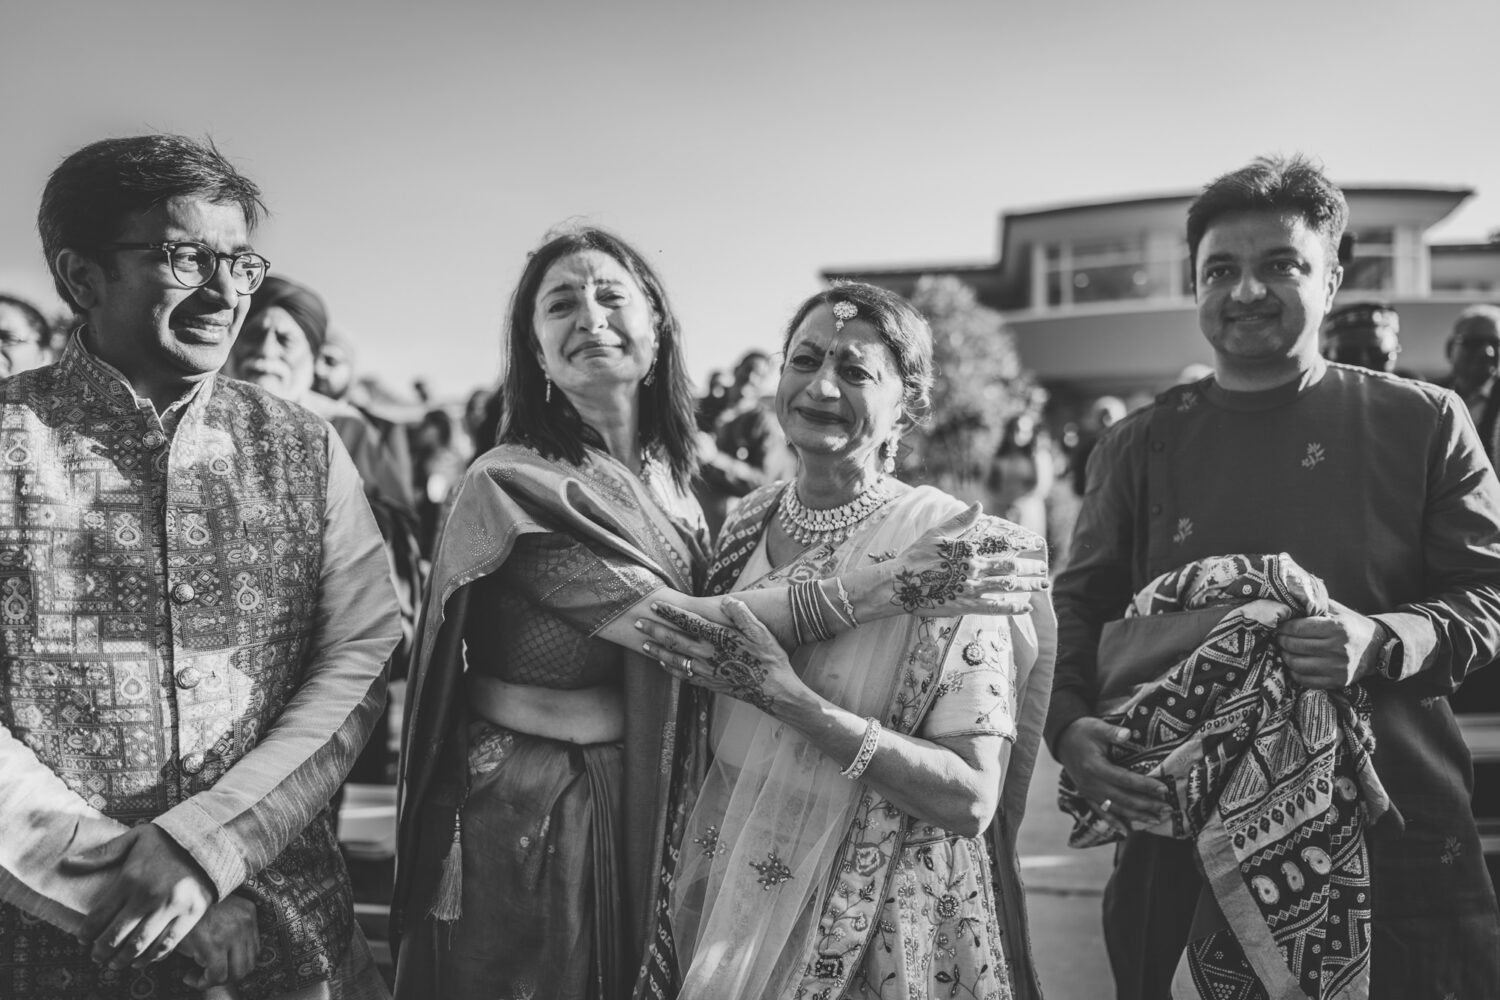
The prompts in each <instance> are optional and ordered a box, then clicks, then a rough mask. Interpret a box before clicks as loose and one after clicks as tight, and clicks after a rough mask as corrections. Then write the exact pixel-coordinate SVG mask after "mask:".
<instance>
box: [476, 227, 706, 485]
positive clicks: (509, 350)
mask: <svg viewBox="0 0 1500 1000" xmlns="http://www.w3.org/2000/svg"><path fill="white" fill-rule="evenodd" d="M585 250H597V251H598V252H599V253H602V254H605V255H606V256H609V257H613V258H614V259H615V261H616V262H617V263H618V264H619V265H620V266H621V267H623V268H624V269H625V270H626V271H627V272H629V274H630V276H631V277H632V278H634V279H635V283H636V284H637V285H639V286H640V288H641V291H642V292H644V293H645V295H646V301H648V302H649V303H650V304H651V312H652V315H653V316H655V317H656V336H657V346H656V369H655V375H654V377H653V378H652V380H651V383H650V384H642V386H641V426H640V435H641V445H642V446H643V447H645V448H646V449H648V450H650V451H655V452H657V453H658V455H659V457H660V459H661V461H662V462H664V463H665V464H666V465H667V467H668V468H670V469H671V470H672V475H673V478H674V479H676V480H677V483H678V485H679V486H682V487H684V488H686V486H687V485H688V483H689V481H690V480H691V479H692V477H693V474H694V473H695V472H696V471H697V467H698V460H697V433H696V432H697V425H696V424H695V423H694V421H693V410H694V407H695V406H696V405H697V404H696V400H695V399H694V398H693V387H692V385H691V384H690V383H689V382H688V377H687V365H686V363H685V361H684V357H683V350H682V330H681V328H680V327H679V326H678V324H677V317H676V315H675V314H674V313H673V312H672V303H671V302H670V301H669V300H668V299H667V290H666V288H665V287H663V285H662V282H661V278H660V277H658V276H657V274H656V271H655V270H654V269H653V268H652V267H651V265H650V264H648V263H647V262H646V258H645V257H643V256H641V254H640V253H639V251H637V250H636V249H635V248H634V247H632V246H631V245H630V244H629V243H626V242H625V241H624V240H622V239H620V237H618V236H616V235H615V234H614V233H611V232H609V231H608V230H605V229H599V228H598V227H595V226H581V227H578V228H573V229H568V230H565V231H563V232H561V233H559V234H556V235H551V236H550V238H549V239H548V240H547V242H546V243H544V244H542V246H541V247H539V248H538V249H537V250H536V251H534V252H533V253H532V254H531V256H530V258H528V259H527V261H526V268H525V270H523V271H522V272H521V281H520V283H519V284H517V285H516V290H515V294H513V295H512V296H511V299H510V315H509V318H508V319H507V321H506V345H505V356H506V365H505V385H504V387H503V388H502V390H501V395H502V396H503V398H504V400H505V411H504V416H503V417H502V418H501V423H500V433H499V439H500V441H501V442H502V443H504V442H512V441H513V442H517V443H520V444H524V445H527V446H529V447H532V448H535V449H536V450H537V451H539V452H541V453H542V454H543V455H545V456H547V457H548V458H563V459H566V460H567V461H569V462H572V463H574V464H577V463H579V462H582V461H583V456H584V450H583V446H584V445H585V444H590V445H593V446H594V447H597V448H603V447H604V441H603V439H602V438H600V437H599V435H598V434H597V433H596V432H595V431H594V430H593V428H591V427H589V426H588V425H587V424H585V423H584V422H583V418H582V417H580V416H579V415H578V411H577V410H575V409H574V408H573V404H571V403H569V402H568V397H567V396H566V395H564V394H563V393H561V392H558V393H555V394H554V395H553V397H552V400H551V401H550V402H549V401H548V400H547V398H546V396H547V393H546V376H545V375H544V373H543V372H542V365H541V362H540V361H538V360H537V354H536V352H537V349H538V341H537V335H536V328H535V326H534V324H533V315H532V314H533V311H534V310H535V308H536V299H537V294H538V293H539V292H540V291H541V287H542V279H543V278H545V277H546V276H547V269H548V268H550V267H551V266H552V265H553V264H554V263H556V262H557V261H559V260H561V259H562V258H564V257H567V256H570V255H572V254H575V253H582V252H583V251H585Z"/></svg>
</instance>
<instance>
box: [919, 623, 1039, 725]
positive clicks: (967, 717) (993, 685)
mask: <svg viewBox="0 0 1500 1000" xmlns="http://www.w3.org/2000/svg"><path fill="white" fill-rule="evenodd" d="M1021 621H1022V622H1024V623H1025V625H1024V626H1022V627H1029V624H1030V619H1021ZM957 628H958V634H957V635H956V636H955V637H954V641H953V643H952V645H950V646H949V647H948V656H947V662H946V663H945V664H944V665H943V674H942V680H941V681H939V683H938V693H937V696H936V697H935V698H934V699H933V702H932V706H931V707H930V708H929V709H928V711H927V717H926V718H925V719H923V720H922V724H921V726H920V728H919V730H918V732H919V734H920V735H921V736H922V738H923V739H929V740H940V739H943V738H945V737H952V736H1003V737H1005V738H1006V739H1008V740H1013V739H1015V738H1016V663H1015V655H1014V654H1015V643H1014V642H1013V641H1012V635H1011V623H1010V619H1007V618H990V617H980V616H969V617H966V618H960V619H959V620H958V624H957Z"/></svg>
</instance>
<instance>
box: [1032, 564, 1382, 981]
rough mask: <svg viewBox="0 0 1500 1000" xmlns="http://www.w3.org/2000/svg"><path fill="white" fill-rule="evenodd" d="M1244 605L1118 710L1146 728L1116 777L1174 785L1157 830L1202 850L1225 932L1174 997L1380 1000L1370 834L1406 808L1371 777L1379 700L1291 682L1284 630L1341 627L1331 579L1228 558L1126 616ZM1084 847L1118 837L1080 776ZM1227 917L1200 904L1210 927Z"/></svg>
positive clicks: (1192, 946) (1191, 957) (1076, 833)
mask: <svg viewBox="0 0 1500 1000" xmlns="http://www.w3.org/2000/svg"><path fill="white" fill-rule="evenodd" d="M1218 605H1224V606H1228V605H1237V606H1236V607H1234V608H1233V610H1229V611H1228V612H1227V613H1226V614H1225V616H1224V617H1223V619H1221V620H1220V621H1219V623H1218V624H1217V625H1215V626H1214V627H1213V628H1212V629H1211V631H1210V632H1209V633H1208V636H1207V638H1206V639H1205V640H1204V641H1203V642H1202V644H1201V645H1199V646H1198V647H1197V648H1196V649H1194V650H1193V651H1192V652H1191V653H1189V654H1188V655H1187V657H1186V658H1184V659H1181V660H1180V661H1178V662H1173V663H1167V664H1163V667H1164V672H1163V673H1161V674H1160V676H1159V677H1157V678H1156V679H1155V680H1152V681H1150V682H1148V683H1145V684H1142V685H1140V686H1139V687H1138V688H1137V689H1135V690H1134V691H1133V692H1131V693H1130V694H1129V695H1128V696H1127V697H1126V698H1124V699H1123V700H1119V701H1115V702H1113V703H1106V704H1101V706H1100V711H1101V714H1102V715H1103V717H1104V719H1105V721H1106V722H1109V723H1111V724H1114V725H1118V726H1122V727H1124V728H1127V729H1129V730H1130V746H1129V747H1117V748H1115V749H1114V750H1113V751H1112V754H1113V756H1114V758H1115V762H1116V763H1117V764H1119V765H1121V766H1123V767H1127V768H1129V769H1131V770H1133V771H1136V772H1138V773H1140V774H1146V775H1150V776H1152V777H1156V778H1160V779H1161V780H1162V781H1163V782H1164V783H1165V784H1166V785H1167V787H1168V788H1169V789H1171V791H1172V793H1173V807H1172V810H1171V813H1170V816H1169V818H1168V819H1167V820H1166V821H1165V822H1163V823H1161V824H1159V825H1158V826H1156V827H1152V828H1150V829H1149V830H1148V831H1147V832H1150V833H1155V834H1159V835H1162V836H1169V837H1175V838H1179V839H1192V840H1193V841H1195V843H1196V844H1197V855H1198V860H1199V865H1200V867H1201V869H1202V872H1203V875H1204V878H1205V881H1206V883H1207V891H1209V892H1211V893H1212V894H1213V899H1214V901H1215V902H1216V903H1217V904H1218V906H1217V909H1218V911H1219V913H1221V914H1222V916H1223V923H1222V924H1221V925H1219V926H1195V927H1194V928H1193V933H1192V939H1191V940H1190V941H1189V942H1188V946H1187V949H1186V950H1185V952H1184V954H1183V956H1182V961H1181V962H1180V963H1179V965H1178V967H1177V972H1176V974H1175V977H1174V980H1173V984H1172V996H1173V997H1174V998H1179V1000H1185V998H1197V997H1202V998H1212V1000H1225V998H1235V1000H1238V998H1247V1000H1248V998H1259V997H1270V998H1277V1000H1282V998H1290V1000H1295V998H1302V997H1310V998H1316V1000H1336V998H1337V1000H1355V998H1362V997H1366V996H1368V994H1369V980H1370V875H1369V871H1370V869H1369V857H1368V851H1367V849H1366V845H1365V829H1366V827H1367V826H1368V825H1370V824H1372V823H1374V822H1375V821H1376V820H1377V819H1379V818H1380V816H1381V815H1382V814H1384V812H1385V811H1386V810H1387V809H1388V808H1389V807H1390V801H1389V799H1388V798H1387V797H1386V794H1385V791H1384V789H1383V788H1382V787H1381V785H1380V782H1379V779H1378V778H1377V777H1376V775H1375V771H1374V768H1373V766H1372V764H1371V761H1370V754H1371V752H1372V751H1373V749H1374V737H1373V735H1372V732H1371V729H1370V711H1369V704H1368V697H1367V695H1366V693H1365V691H1364V689H1363V688H1362V687H1360V686H1359V685H1355V686H1353V687H1350V688H1345V689H1343V690H1339V691H1315V690H1309V689H1306V688H1302V687H1299V686H1297V685H1296V684H1295V683H1293V682H1292V680H1291V679H1290V676H1289V674H1288V673H1287V671H1286V668H1285V666H1284V665H1283V664H1282V661H1281V657H1280V654H1279V652H1278V651H1277V648H1276V644H1275V641H1274V639H1275V631H1276V626H1277V625H1278V624H1279V623H1280V622H1282V621H1284V620H1286V619H1288V618H1293V617H1303V616H1308V615H1319V614H1325V613H1327V610H1328V592H1327V589H1326V588H1325V587H1324V585H1323V583H1322V581H1321V580H1319V579H1318V578H1317V577H1315V576H1313V575H1311V574H1310V573H1308V572H1307V571H1306V570H1304V569H1302V568H1301V567H1300V566H1298V565H1297V564H1296V563H1295V562H1294V561H1293V560H1292V559H1291V557H1290V556H1288V555H1286V554H1285V553H1283V554H1281V555H1232V556H1216V557H1213V558H1210V559H1203V560H1199V561H1197V562H1193V563H1189V564H1188V565H1186V566H1183V567H1181V568H1180V569H1177V570H1174V571H1173V572H1171V573H1167V574H1165V575H1164V576H1161V577H1159V578H1157V579H1156V580H1154V581H1153V582H1152V583H1150V584H1149V585H1147V586H1146V587H1145V588H1144V589H1143V590H1142V591H1141V592H1140V593H1139V594H1137V595H1136V597H1135V600H1134V601H1133V602H1132V604H1131V606H1130V608H1129V609H1128V610H1127V612H1126V617H1133V616H1140V615H1155V614H1170V613H1175V612H1183V611H1193V610H1200V609H1204V608H1209V607H1213V606H1218ZM1058 802H1059V805H1060V806H1061V807H1062V808H1063V810H1064V811H1066V812H1068V813H1071V814H1072V815H1073V816H1074V817H1075V819H1076V824H1075V826H1074V828H1073V832H1072V835H1071V837H1070V839H1069V843H1070V844H1071V845H1072V846H1074V847H1091V846H1094V845H1097V844H1103V843H1106V842H1108V841H1111V840H1117V839H1119V837H1120V835H1119V834H1118V833H1117V832H1115V830H1114V829H1113V828H1111V827H1110V826H1109V825H1108V824H1107V823H1105V822H1104V820H1103V819H1102V818H1101V817H1100V816H1099V814H1098V813H1097V812H1095V811H1094V806H1093V804H1092V803H1090V802H1088V801H1087V800H1085V799H1084V798H1083V797H1082V796H1081V795H1080V794H1079V793H1078V791H1077V788H1076V786H1074V785H1073V784H1072V782H1071V781H1070V780H1069V779H1068V777H1067V775H1066V774H1064V776H1063V781H1062V788H1061V790H1060V794H1059V798H1058ZM1213 910H1214V907H1211V906H1209V907H1205V906H1202V905H1200V907H1199V909H1198V913H1199V914H1200V917H1199V923H1200V924H1201V921H1202V917H1201V915H1202V914H1203V913H1205V912H1209V913H1211V912H1213Z"/></svg>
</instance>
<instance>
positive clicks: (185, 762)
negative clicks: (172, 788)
mask: <svg viewBox="0 0 1500 1000" xmlns="http://www.w3.org/2000/svg"><path fill="white" fill-rule="evenodd" d="M207 763H208V757H207V755H205V754H204V753H203V751H201V750H194V751H193V752H192V753H190V754H188V755H187V756H186V757H184V758H182V773H183V774H197V773H198V772H199V771H201V770H203V765H204V764H207Z"/></svg>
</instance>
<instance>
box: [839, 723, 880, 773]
mask: <svg viewBox="0 0 1500 1000" xmlns="http://www.w3.org/2000/svg"><path fill="white" fill-rule="evenodd" d="M884 728H885V727H884V726H882V725H881V724H880V721H879V720H878V719H866V720H865V738H864V739H863V740H861V741H860V743H859V753H857V754H855V755H854V762H853V763H851V764H850V765H849V766H848V767H846V768H844V769H843V770H842V771H840V772H839V773H840V774H842V775H843V776H844V777H846V778H848V779H849V780H850V781H858V780H859V776H860V775H862V774H864V773H865V768H867V767H869V766H870V761H872V760H874V759H875V748H876V747H878V746H880V731H881V730H882V729H884Z"/></svg>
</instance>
